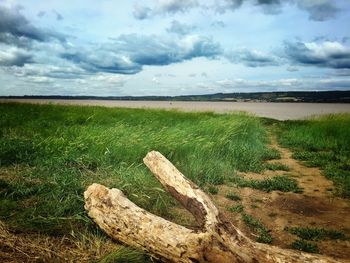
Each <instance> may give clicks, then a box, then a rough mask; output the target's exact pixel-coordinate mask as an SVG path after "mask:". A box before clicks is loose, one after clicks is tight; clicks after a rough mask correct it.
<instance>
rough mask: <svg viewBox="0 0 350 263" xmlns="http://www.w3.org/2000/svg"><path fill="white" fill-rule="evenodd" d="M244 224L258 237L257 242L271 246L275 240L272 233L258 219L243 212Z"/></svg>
mask: <svg viewBox="0 0 350 263" xmlns="http://www.w3.org/2000/svg"><path fill="white" fill-rule="evenodd" d="M242 220H243V222H244V223H245V224H246V225H247V226H248V227H249V228H250V230H251V231H253V232H254V233H255V234H256V235H257V238H256V241H257V242H260V243H266V244H271V243H272V241H273V238H272V236H271V234H270V231H269V230H268V229H267V228H266V227H265V226H264V225H263V224H262V223H261V222H260V221H259V220H258V219H256V218H254V217H252V216H251V215H248V214H246V213H244V212H242Z"/></svg>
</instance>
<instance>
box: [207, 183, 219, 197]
mask: <svg viewBox="0 0 350 263" xmlns="http://www.w3.org/2000/svg"><path fill="white" fill-rule="evenodd" d="M207 191H208V193H210V194H212V195H216V194H218V193H219V188H218V187H217V186H215V185H209V186H208V189H207Z"/></svg>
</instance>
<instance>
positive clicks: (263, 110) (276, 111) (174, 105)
mask: <svg viewBox="0 0 350 263" xmlns="http://www.w3.org/2000/svg"><path fill="white" fill-rule="evenodd" d="M6 102H18V103H34V104H59V105H80V106H103V107H119V108H141V109H164V110H180V111H186V112H205V111H208V112H215V113H230V112H235V111H236V112H237V111H244V112H249V113H251V114H254V115H257V116H259V117H267V118H272V119H277V120H293V119H304V118H309V117H311V116H313V115H324V114H332V113H350V104H349V103H305V102H273V103H272V102H234V103H232V102H228V101H151V100H148V101H146V100H136V101H135V100H89V99H85V100H77V99H75V100H73V99H30V98H25V99H23V98H22V99H1V98H0V103H6Z"/></svg>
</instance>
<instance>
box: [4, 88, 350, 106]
mask: <svg viewBox="0 0 350 263" xmlns="http://www.w3.org/2000/svg"><path fill="white" fill-rule="evenodd" d="M0 98H2V99H6V98H9V99H11V98H12V99H65V100H155V101H161V100H166V101H232V102H235V101H237V102H242V101H252V102H329V103H330V102H333V103H334V102H338V103H350V90H348V91H284V92H252V93H216V94H205V95H184V96H118V97H117V96H109V97H101V96H59V95H57V96H56V95H54V96H0Z"/></svg>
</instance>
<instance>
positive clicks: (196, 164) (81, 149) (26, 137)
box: [0, 104, 276, 236]
mask: <svg viewBox="0 0 350 263" xmlns="http://www.w3.org/2000/svg"><path fill="white" fill-rule="evenodd" d="M0 112H1V117H0V220H1V221H3V222H5V223H6V225H7V226H9V227H10V229H11V230H12V231H16V232H20V233H39V232H40V233H42V234H47V235H49V236H63V235H71V234H72V233H75V235H77V233H84V235H85V236H86V235H90V234H94V233H95V234H96V233H97V234H96V235H100V234H98V230H96V229H95V227H94V224H92V222H91V220H90V219H89V218H88V217H87V216H86V214H85V212H84V209H83V192H84V189H86V187H87V186H88V185H89V184H91V183H93V182H97V183H101V184H104V185H107V186H108V187H117V188H119V189H121V190H123V191H124V192H125V194H126V195H127V196H128V197H129V198H130V199H131V200H132V201H134V202H135V203H137V204H138V205H140V206H141V207H143V208H146V209H147V210H149V211H151V212H153V213H156V214H159V215H162V216H165V217H167V218H171V217H172V215H171V213H170V208H171V207H172V206H174V205H175V203H174V201H173V199H172V198H170V197H169V195H168V194H167V193H165V192H164V191H163V189H162V188H161V187H160V185H159V184H158V182H157V181H156V180H155V179H154V178H153V176H152V175H151V174H150V172H149V171H148V170H147V169H146V168H145V166H144V165H143V163H142V158H143V157H144V156H145V155H146V153H147V152H148V151H150V150H158V151H160V152H161V153H163V154H164V155H165V156H166V157H167V158H168V159H170V160H171V161H172V162H173V163H174V164H175V165H176V166H177V167H178V168H179V170H180V171H182V172H183V173H184V174H185V175H186V176H187V177H189V178H190V179H191V180H193V181H194V182H196V183H197V184H199V185H200V186H202V187H204V188H205V189H206V188H207V187H209V186H213V185H217V184H222V183H224V182H225V181H226V180H229V179H230V178H231V177H233V176H234V175H235V173H236V171H252V172H260V171H262V170H263V169H264V161H265V160H268V159H270V158H273V157H275V156H276V152H275V151H273V150H271V149H269V148H268V147H267V146H266V143H267V137H266V131H265V129H264V127H263V125H262V123H261V122H260V120H259V119H258V118H255V117H252V116H249V115H246V114H226V115H216V114H213V113H181V112H175V111H158V110H140V109H107V108H102V107H79V106H54V105H28V104H27V105H25V104H0Z"/></svg>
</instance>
